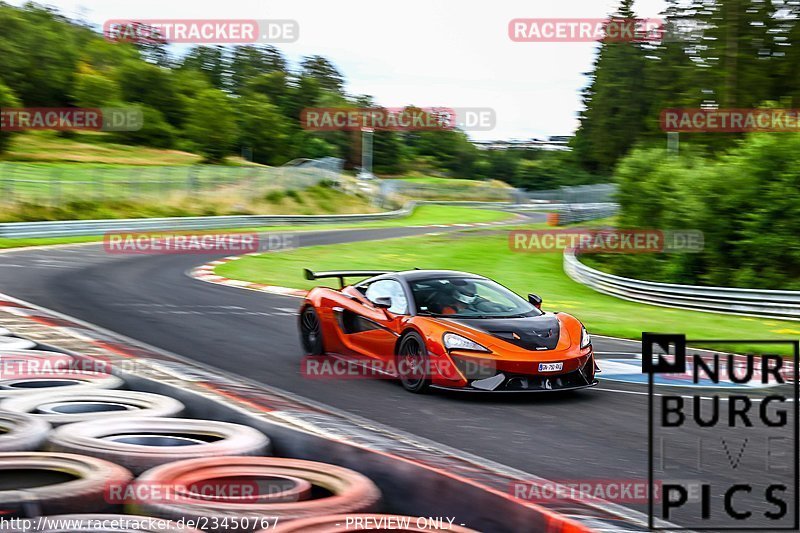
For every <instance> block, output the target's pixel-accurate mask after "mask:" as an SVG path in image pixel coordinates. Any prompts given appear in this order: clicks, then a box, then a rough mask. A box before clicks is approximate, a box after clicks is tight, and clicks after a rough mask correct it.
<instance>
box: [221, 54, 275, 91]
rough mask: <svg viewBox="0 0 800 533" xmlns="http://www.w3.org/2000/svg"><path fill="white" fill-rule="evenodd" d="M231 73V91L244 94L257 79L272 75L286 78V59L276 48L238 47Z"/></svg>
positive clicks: (233, 58) (232, 59)
mask: <svg viewBox="0 0 800 533" xmlns="http://www.w3.org/2000/svg"><path fill="white" fill-rule="evenodd" d="M230 71H231V90H232V91H233V92H234V93H236V94H242V93H243V91H244V90H245V88H246V87H247V86H248V85H249V84H250V82H251V81H252V80H254V79H256V78H259V77H263V76H265V75H271V74H278V75H283V76H284V77H285V76H286V59H285V58H284V57H283V54H281V52H280V50H278V49H277V48H275V47H274V46H269V45H267V46H237V47H235V48H234V49H233V57H232V58H231V65H230ZM272 79H276V78H272ZM284 85H285V83H284Z"/></svg>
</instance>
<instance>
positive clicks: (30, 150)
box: [0, 131, 248, 167]
mask: <svg viewBox="0 0 800 533" xmlns="http://www.w3.org/2000/svg"><path fill="white" fill-rule="evenodd" d="M0 159H2V160H4V161H21V162H23V161H24V162H31V163H51V164H67V165H69V164H74V163H81V164H84V163H98V164H105V165H158V166H163V165H168V166H175V165H197V164H199V163H200V162H201V160H202V157H201V156H199V155H197V154H192V153H189V152H182V151H180V150H165V149H160V148H149V147H146V146H133V145H128V144H118V143H115V142H113V135H110V134H108V133H101V132H74V133H72V134H70V136H69V137H67V138H65V137H64V136H62V135H59V134H58V133H57V132H54V131H31V132H26V133H24V134H21V135H15V136H14V137H12V140H11V146H10V147H9V150H8V152H6V153H5V154H4V155H3V157H2V158H0ZM228 163H229V164H232V165H238V164H248V163H246V162H245V161H243V160H242V159H240V158H229V160H228ZM73 167H74V165H73Z"/></svg>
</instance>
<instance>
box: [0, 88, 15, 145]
mask: <svg viewBox="0 0 800 533" xmlns="http://www.w3.org/2000/svg"><path fill="white" fill-rule="evenodd" d="M18 106H19V100H17V97H16V96H14V92H13V91H12V90H11V89H9V88H8V87H7V86H6V85H4V84H3V82H1V81H0V108H4V107H18ZM12 135H13V133H12V132H10V131H6V130H3V129H2V128H0V154H2V153H3V152H5V151H6V150H8V147H9V145H10V144H11V136H12Z"/></svg>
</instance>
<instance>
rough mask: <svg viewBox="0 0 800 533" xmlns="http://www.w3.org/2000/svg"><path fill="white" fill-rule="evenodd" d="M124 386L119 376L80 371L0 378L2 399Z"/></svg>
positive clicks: (19, 374) (25, 374)
mask: <svg viewBox="0 0 800 533" xmlns="http://www.w3.org/2000/svg"><path fill="white" fill-rule="evenodd" d="M124 384H125V382H124V381H122V379H120V378H118V377H117V376H114V375H112V374H102V373H100V372H81V371H78V370H63V371H61V370H54V371H52V372H44V371H42V372H19V373H15V375H13V376H8V377H0V399H2V398H11V397H14V396H21V395H24V394H32V393H34V392H43V391H45V390H48V391H49V390H55V389H58V390H59V391H66V390H75V389H92V388H94V389H118V388H120V387H122V386H123V385H124Z"/></svg>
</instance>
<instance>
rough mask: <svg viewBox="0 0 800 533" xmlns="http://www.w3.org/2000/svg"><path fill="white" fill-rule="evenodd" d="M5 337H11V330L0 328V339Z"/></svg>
mask: <svg viewBox="0 0 800 533" xmlns="http://www.w3.org/2000/svg"><path fill="white" fill-rule="evenodd" d="M7 335H11V330H10V329H8V328H3V327H0V337H5V336H7Z"/></svg>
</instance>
